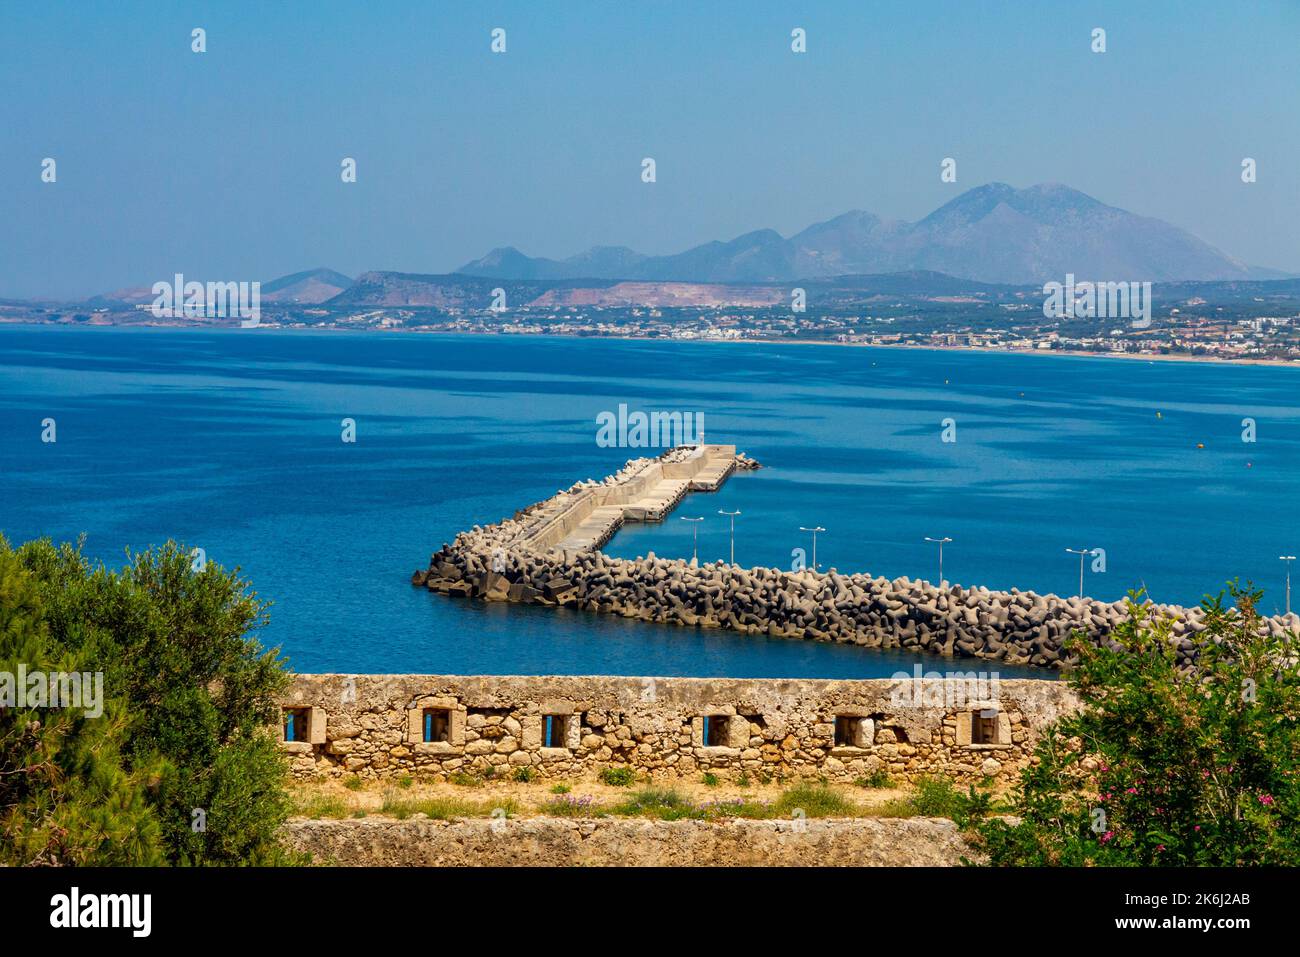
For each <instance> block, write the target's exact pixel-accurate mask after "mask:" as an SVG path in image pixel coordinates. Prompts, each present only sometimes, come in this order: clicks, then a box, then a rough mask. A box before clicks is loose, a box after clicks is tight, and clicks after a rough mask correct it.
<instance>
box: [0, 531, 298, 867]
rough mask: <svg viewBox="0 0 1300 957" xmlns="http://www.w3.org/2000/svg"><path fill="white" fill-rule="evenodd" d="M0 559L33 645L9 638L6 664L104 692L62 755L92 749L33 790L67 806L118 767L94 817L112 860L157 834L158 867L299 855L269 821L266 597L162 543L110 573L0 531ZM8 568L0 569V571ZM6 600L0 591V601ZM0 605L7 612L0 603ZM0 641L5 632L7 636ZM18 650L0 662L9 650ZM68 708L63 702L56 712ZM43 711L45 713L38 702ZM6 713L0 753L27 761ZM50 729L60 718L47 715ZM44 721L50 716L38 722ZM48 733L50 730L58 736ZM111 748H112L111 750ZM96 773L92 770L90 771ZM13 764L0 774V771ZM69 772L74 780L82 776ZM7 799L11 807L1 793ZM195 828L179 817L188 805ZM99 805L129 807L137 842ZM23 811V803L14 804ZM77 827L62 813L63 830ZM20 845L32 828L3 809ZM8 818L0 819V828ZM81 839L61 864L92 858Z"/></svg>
mask: <svg viewBox="0 0 1300 957" xmlns="http://www.w3.org/2000/svg"><path fill="white" fill-rule="evenodd" d="M0 554H4V555H6V556H8V557H7V558H6V560H5V564H6V567H8V568H11V569H12V566H13V563H14V560H15V559H16V562H17V564H18V565H19V566H21V568H22V570H23V572H24V575H25V577H26V580H27V581H28V582H29V583H30V586H31V587H32V588H33V589H34V591H35V596H34V602H32V603H29V604H28V605H27V606H26V607H27V609H28V613H29V614H33V613H34V614H35V616H36V617H35V622H36V624H34V625H32V626H31V627H35V628H36V630H37V632H39V634H40V636H41V638H40V641H41V643H42V647H38V646H36V645H33V644H31V643H30V641H31V640H30V639H29V643H28V645H27V646H26V647H25V649H24V650H18V649H15V648H12V647H11V648H10V649H9V652H8V653H6V654H5V657H6V659H7V660H14V661H19V660H23V661H27V664H28V667H29V668H30V667H31V666H32V664H31V661H32V656H37V658H38V660H39V659H41V658H43V660H45V661H48V662H51V663H53V662H58V663H59V664H58V666H57V670H64V671H68V670H72V669H73V667H74V666H75V667H76V670H80V671H91V672H102V673H103V676H104V696H105V698H107V699H108V700H109V701H112V702H115V704H114V705H113V707H112V708H111V710H109V711H106V712H105V716H104V717H103V718H100V719H95V721H94V723H96V724H101V723H102V724H103V728H102V729H100V730H96V729H94V728H85V727H70V728H68V730H69V731H73V732H76V734H75V738H76V739H77V740H73V739H66V740H65V742H64V744H61V745H60V746H59V749H58V750H60V751H62V750H63V748H64V746H65V745H67V746H68V747H69V750H68V752H67V754H68V755H69V756H70V755H71V754H72V753H73V752H74V751H75V750H76V748H75V747H74V746H75V745H76V744H77V741H78V740H79V741H81V742H83V743H84V742H85V741H87V740H88V738H86V739H83V738H81V734H82V733H84V734H86V735H96V734H100V733H103V734H104V735H105V739H104V741H103V742H102V747H97V748H95V749H93V750H94V753H93V754H91V753H89V752H85V753H82V754H81V755H80V757H79V758H78V759H77V760H76V762H75V763H73V764H68V765H65V766H64V767H63V768H62V769H61V770H60V772H59V773H60V775H61V776H63V777H64V780H63V783H62V784H60V785H59V786H58V787H55V788H53V789H50V788H46V787H42V788H41V790H42V791H43V792H48V797H46V798H41V799H40V800H42V801H47V802H53V803H54V804H56V805H66V804H67V803H68V801H67V798H69V797H70V796H71V792H72V791H75V790H76V789H78V788H81V787H90V788H103V787H105V786H106V781H107V777H105V776H106V775H107V776H114V775H116V774H117V772H118V771H120V772H121V774H122V775H125V777H123V778H121V779H120V780H118V781H117V783H115V784H113V785H112V786H111V787H109V788H108V790H107V792H106V793H109V794H112V795H114V796H113V797H112V798H111V799H109V800H108V801H107V802H106V803H105V804H104V807H103V808H102V810H101V812H98V813H101V814H102V815H104V820H103V821H102V824H103V826H104V827H105V828H106V829H108V833H109V834H110V835H111V836H109V837H107V838H106V840H107V841H108V842H109V844H115V845H116V847H117V852H116V853H118V854H120V855H123V856H124V857H130V858H133V859H137V860H141V861H143V860H150V859H152V853H151V852H150V851H149V850H148V849H147V847H146V846H145V845H146V844H147V843H149V842H150V841H151V840H152V838H151V835H154V834H156V835H157V840H158V844H157V847H158V849H159V851H160V853H161V855H162V858H163V862H166V863H172V864H275V863H288V862H293V861H296V860H298V858H297V856H294V855H289V854H287V853H286V852H285V851H284V849H283V848H282V847H281V845H280V843H279V829H280V826H281V825H282V824H283V823H284V821H285V820H286V819H287V817H288V815H289V813H290V811H291V809H292V801H291V800H290V798H289V795H288V793H287V791H286V790H285V786H284V785H285V777H286V764H285V760H284V757H283V755H282V754H281V752H280V749H279V747H278V745H277V744H276V741H275V739H274V737H273V735H272V734H271V733H270V728H272V727H273V726H274V725H275V724H276V722H278V721H279V720H280V709H279V705H278V697H279V695H280V693H281V692H282V691H283V690H284V688H285V687H286V686H287V684H288V680H289V679H288V675H287V674H286V673H285V671H284V661H283V659H281V658H280V657H279V656H278V653H277V652H276V651H275V650H267V649H264V648H263V647H262V646H261V645H260V644H259V643H258V642H257V641H256V639H255V638H253V637H252V635H253V634H254V633H255V632H256V631H257V629H259V628H260V627H262V626H263V625H264V624H265V623H266V620H267V619H266V608H267V606H266V604H265V603H264V602H262V601H260V600H259V599H258V598H257V596H256V594H255V593H254V592H252V591H251V590H250V588H249V586H248V583H247V582H246V581H244V580H243V579H241V578H239V577H238V573H237V571H234V572H228V571H226V570H224V569H222V568H221V567H220V566H219V565H217V564H216V563H215V562H208V563H206V564H205V565H204V566H203V568H202V569H201V570H196V569H195V568H194V567H193V565H192V559H191V557H190V555H189V553H188V552H187V551H186V550H184V549H182V548H181V547H180V546H179V545H177V544H176V543H174V542H168V543H167V544H166V545H164V546H162V547H160V548H157V549H151V550H149V551H146V552H141V553H135V554H130V553H128V562H127V564H126V566H125V567H123V568H122V569H121V570H120V571H117V572H112V571H109V570H108V569H107V568H105V567H104V566H103V565H92V564H91V563H90V562H89V561H88V560H87V559H86V558H85V557H84V556H83V555H82V554H81V550H80V545H75V546H74V545H68V544H65V545H61V546H55V545H54V544H52V543H51V542H50V541H49V540H48V539H44V540H40V541H35V542H28V543H27V544H25V545H23V546H21V547H20V548H18V549H17V550H16V551H14V550H11V549H10V547H9V545H8V543H7V542H5V541H4V540H3V539H0ZM11 574H12V573H11ZM6 605H7V602H6ZM6 613H7V612H6ZM6 640H7V639H6ZM14 651H17V654H16V655H15V656H14V657H13V658H12V659H11V658H10V654H12V653H13V652H14ZM65 712H66V709H65ZM47 715H50V713H49V712H47ZM28 717H30V716H24V715H17V714H13V715H11V714H5V715H4V716H3V717H0V722H3V724H2V725H0V727H3V728H4V731H3V739H4V741H5V744H4V746H3V747H4V750H5V752H6V757H5V758H4V760H6V761H9V760H15V759H16V760H18V761H20V762H21V761H25V760H29V759H31V758H32V757H35V756H36V755H37V754H39V753H40V752H39V750H32V749H31V748H29V747H28V746H26V745H19V746H18V747H17V748H16V749H15V750H11V745H13V744H18V742H17V739H13V738H12V733H13V732H14V731H15V730H16V726H15V725H14V724H13V721H14V720H15V719H19V720H24V723H25V724H29V723H30V722H29V721H27V720H26V718H28ZM50 718H51V720H52V721H53V723H54V725H56V726H62V725H63V723H64V722H65V721H67V720H68V719H69V715H68V714H66V713H65V714H63V715H59V716H53V715H50ZM41 724H42V726H44V727H47V728H48V727H50V722H49V721H46V720H42V722H41ZM60 734H61V736H62V734H63V732H61V733H60ZM115 751H116V754H115ZM96 768H98V769H96ZM13 776H14V775H4V776H3V777H6V778H9V777H13ZM72 779H80V783H77V782H74V781H73V780H72ZM138 780H147V782H148V785H149V787H148V788H147V789H146V791H145V792H144V794H143V800H144V801H145V802H147V805H148V809H149V812H150V814H149V815H147V817H148V818H149V819H151V820H152V823H149V822H148V821H146V820H145V817H146V816H144V815H142V814H141V808H140V807H139V806H137V804H136V803H135V802H136V801H137V799H138V798H140V797H141V795H140V792H139V791H138V790H137V789H136V787H135V786H134V784H133V782H135V781H138ZM0 803H3V805H4V806H5V807H6V808H11V809H12V808H15V807H18V806H20V805H22V804H23V799H20V801H19V803H18V805H15V804H12V803H11V802H9V801H8V800H4V801H0ZM196 809H199V810H201V811H202V812H203V816H204V818H205V822H204V823H205V826H204V827H202V828H199V829H196V828H195V827H193V824H194V822H195V820H196V816H195V811H196ZM110 811H111V815H120V816H121V817H122V818H123V819H125V818H128V817H135V818H137V819H138V821H139V824H140V826H141V830H140V831H139V834H138V836H137V837H127V836H125V835H118V834H117V830H116V828H117V825H116V824H115V823H114V822H113V821H112V820H109V816H110ZM20 814H21V812H20ZM84 823H85V822H84V821H82V822H79V823H75V824H74V828H73V830H74V832H76V831H79V830H80V829H81V827H82V826H83V824H84ZM9 825H11V826H12V827H14V828H16V831H12V832H11V833H16V834H18V838H17V840H18V844H19V845H20V846H24V847H28V848H30V847H32V846H33V842H39V841H40V836H39V831H40V830H41V829H42V827H43V825H36V826H35V827H34V829H33V830H30V831H29V830H28V829H29V828H30V827H33V825H32V822H31V821H30V820H29V821H27V822H23V821H21V820H19V819H18V818H14V819H12V820H11V821H10V822H9ZM9 825H7V829H8V826H9ZM105 850H107V848H106V847H104V848H101V849H100V850H98V851H95V850H93V849H90V848H85V847H83V848H81V849H74V848H71V847H67V848H65V849H63V850H59V849H57V848H55V849H53V850H52V851H51V854H53V855H55V856H57V855H60V854H65V855H66V859H68V860H76V859H86V857H87V856H89V858H90V859H95V860H99V859H101V852H103V851H105Z"/></svg>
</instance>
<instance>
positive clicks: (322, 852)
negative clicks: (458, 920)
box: [283, 818, 980, 867]
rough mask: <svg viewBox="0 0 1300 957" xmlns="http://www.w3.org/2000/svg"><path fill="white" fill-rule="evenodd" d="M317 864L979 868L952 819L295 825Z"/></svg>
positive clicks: (291, 831) (296, 844)
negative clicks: (967, 862) (969, 864)
mask: <svg viewBox="0 0 1300 957" xmlns="http://www.w3.org/2000/svg"><path fill="white" fill-rule="evenodd" d="M283 834H284V837H285V839H286V843H287V844H288V845H289V846H290V847H293V848H295V849H296V850H300V851H306V852H308V853H310V854H311V855H312V859H313V861H314V862H315V863H317V864H327V865H328V864H337V865H345V866H401V867H468V866H483V867H581V866H610V865H617V866H620V867H672V866H683V867H772V866H787V867H790V866H800V867H837V866H838V867H844V866H848V867H921V866H924V867H944V866H949V867H955V866H958V865H960V864H961V861H962V858H963V857H967V858H970V859H971V860H974V861H978V860H979V859H980V858H979V855H978V854H977V853H976V852H974V851H973V850H972V849H971V848H969V847H968V846H967V845H966V843H965V842H964V841H963V840H962V838H961V835H960V834H959V833H958V831H957V825H955V824H953V822H952V821H947V820H938V819H934V818H905V819H873V818H862V819H849V820H845V819H837V820H825V819H810V820H806V821H746V820H736V821H726V822H719V823H714V822H706V821H644V820H614V819H600V820H582V821H577V820H566V819H563V818H528V819H524V820H518V821H516V820H509V821H507V820H501V821H483V820H472V819H469V820H460V821H455V822H447V821H430V820H426V819H416V818H412V819H408V820H404V821H397V820H393V819H391V818H387V819H385V818H364V819H361V820H346V821H307V820H294V821H290V822H289V823H288V824H287V825H285V827H284V830H283Z"/></svg>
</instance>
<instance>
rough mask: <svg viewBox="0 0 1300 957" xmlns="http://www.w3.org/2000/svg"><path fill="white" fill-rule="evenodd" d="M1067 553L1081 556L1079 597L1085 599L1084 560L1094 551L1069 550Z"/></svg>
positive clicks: (1086, 549)
mask: <svg viewBox="0 0 1300 957" xmlns="http://www.w3.org/2000/svg"><path fill="white" fill-rule="evenodd" d="M1066 551H1067V552H1069V553H1070V554H1071V555H1078V556H1079V597H1080V598H1082V597H1083V560H1084V558H1086V557H1087V556H1088V555H1091V554H1092V549H1091V548H1067V549H1066Z"/></svg>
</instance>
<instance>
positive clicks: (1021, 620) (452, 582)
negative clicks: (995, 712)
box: [411, 446, 1300, 668]
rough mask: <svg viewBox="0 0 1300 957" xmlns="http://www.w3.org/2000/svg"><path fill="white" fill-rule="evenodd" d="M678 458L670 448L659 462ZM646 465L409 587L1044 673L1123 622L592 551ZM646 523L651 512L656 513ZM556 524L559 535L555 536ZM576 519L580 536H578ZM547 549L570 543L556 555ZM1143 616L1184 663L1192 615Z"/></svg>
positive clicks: (1101, 609) (919, 590)
mask: <svg viewBox="0 0 1300 957" xmlns="http://www.w3.org/2000/svg"><path fill="white" fill-rule="evenodd" d="M705 448H706V449H708V450H709V451H710V454H711V459H710V461H713V462H716V461H717V458H718V456H727V455H729V456H731V457H734V459H735V461H736V462H737V463H739V464H738V465H737V467H745V468H752V467H755V465H756V464H755V463H754V462H752V460H748V459H745V458H744V456H743V453H742V454H741V455H739V456H737V455H735V452H734V447H733V446H707V447H705ZM688 454H689V450H685V449H676V450H673V451H672V452H670V453H665V455H664V456H661V459H662V460H664V461H670V460H675V459H680V458H681V457H682V456H683V455H688ZM658 461H659V460H651V459H638V460H633V461H631V462H629V463H628V464H627V465H626V466H625V467H624V468H623V469H622V470H621V471H620V472H618V473H616V474H615V475H612V476H609V477H608V478H606V479H604V480H602V481H601V482H591V481H588V482H582V483H579V484H577V485H575V486H573V487H572V488H570V489H569V490H567V491H563V492H559V493H557V494H556V495H555V496H554V497H552V498H551V499H548V500H546V501H545V502H540V503H538V504H537V505H534V506H531V507H530V508H528V509H525V510H523V511H522V512H520V513H518V514H517V515H516V516H515V517H514V518H511V519H506V520H504V521H502V522H499V523H497V524H495V525H487V526H475V527H474V528H473V529H471V530H469V531H466V532H462V533H461V534H460V535H458V536H456V540H455V541H454V542H452V543H451V544H447V545H444V546H443V547H442V549H441V550H440V551H438V552H437V553H435V554H434V555H432V556H431V557H430V560H429V566H428V568H427V569H420V570H417V571H416V572H415V573H414V574H413V575H412V577H411V583H412V584H413V585H416V586H420V587H425V588H428V589H429V590H431V591H435V592H439V593H441V594H445V595H450V596H461V597H466V598H473V599H481V600H486V601H513V602H523V603H527V604H538V605H550V606H554V605H563V606H565V607H570V608H580V609H584V610H587V611H592V612H600V613H606V614H616V615H622V616H624V617H627V618H637V619H640V620H643V621H653V622H660V623H665V624H676V625H683V626H688V627H702V628H727V629H730V630H732V631H738V632H742V633H745V634H751V635H769V636H773V637H781V638H797V639H810V640H815V641H834V642H841V643H851V644H856V645H861V646H863V647H866V648H902V649H904V650H909V651H917V652H930V653H933V654H940V655H948V656H964V657H972V658H980V659H985V660H990V661H1004V662H1006V663H1008V664H1014V665H1038V666H1043V667H1052V668H1057V667H1063V666H1068V665H1069V664H1070V663H1071V662H1072V660H1073V658H1072V656H1071V654H1070V653H1069V652H1067V651H1066V650H1065V648H1064V641H1065V639H1066V638H1067V637H1068V636H1069V635H1071V634H1072V633H1074V632H1076V631H1082V632H1083V633H1084V634H1086V635H1087V636H1088V637H1089V639H1090V640H1092V641H1094V642H1105V643H1113V639H1112V638H1111V637H1110V635H1111V633H1112V631H1113V630H1114V628H1115V626H1116V625H1117V624H1118V623H1120V622H1121V621H1123V620H1124V619H1125V618H1126V617H1127V615H1128V609H1127V605H1126V603H1125V602H1124V601H1116V602H1102V601H1097V600H1095V599H1091V598H1078V597H1076V598H1062V597H1059V596H1057V595H1050V594H1049V595H1039V594H1036V593H1034V592H1032V591H1021V590H1020V589H1017V588H1013V589H1011V590H1010V591H1009V592H999V591H991V590H989V589H987V588H980V587H963V586H961V585H950V584H948V583H946V582H944V583H941V584H940V585H934V584H932V583H930V582H927V581H920V580H913V579H909V578H895V579H892V580H890V579H887V578H881V577H874V576H871V575H866V574H856V575H841V574H838V573H837V572H836V570H835V569H831V570H830V571H829V572H817V571H812V570H804V571H791V572H787V571H783V570H781V569H779V568H741V567H740V566H733V565H728V564H725V563H723V562H714V563H711V564H705V565H698V566H697V565H694V564H692V563H690V562H687V561H684V560H680V559H679V560H665V559H662V558H657V557H655V555H654V553H650V554H649V555H647V556H645V557H644V558H637V559H618V558H610V557H608V556H606V555H604V554H602V553H601V552H600V551H599V547H600V545H602V544H603V543H604V541H606V540H607V539H608V537H609V536H610V535H612V534H613V533H614V531H616V530H617V527H618V525H620V524H621V523H622V521H623V520H624V517H625V516H627V515H631V516H634V517H641V518H644V517H645V514H646V510H645V509H635V508H633V509H624V508H622V506H619V507H614V508H610V509H607V508H601V507H600V506H598V505H596V504H595V503H597V502H601V503H603V502H607V501H611V500H617V501H619V502H627V501H630V499H631V498H632V497H633V495H632V493H629V492H627V491H626V490H627V488H629V487H633V486H634V487H635V488H636V490H637V492H636V494H640V492H641V491H643V490H644V489H643V488H642V482H643V479H644V477H645V476H646V475H647V474H649V473H651V472H653V474H654V475H655V476H656V477H658V476H662V475H663V474H664V468H660V467H659V466H658V465H657V464H656V463H657V462H658ZM656 469H657V471H655V470H656ZM727 474H729V472H727ZM725 477H726V476H725V474H724V475H723V476H722V478H725ZM719 481H720V480H719ZM716 484H717V483H713V484H712V485H709V484H703V485H700V486H699V487H700V488H711V487H716ZM655 514H658V515H659V516H660V517H662V510H660V511H659V512H657V513H655ZM557 522H558V523H560V524H561V525H562V526H563V529H564V532H565V534H567V535H569V537H567V538H565V537H563V536H562V535H560V534H559V533H557V532H556V531H555V529H556V527H557ZM583 522H586V523H587V524H588V525H589V526H590V527H589V528H586V529H585V530H581V531H579V530H578V526H580V525H582V523H583ZM570 532H572V534H569V533H570ZM557 541H559V542H560V545H564V544H566V543H569V544H574V545H580V546H581V547H559V546H557V545H555V543H556V542H557ZM1149 608H1150V611H1151V613H1152V614H1154V615H1158V616H1163V617H1168V618H1170V619H1172V621H1173V626H1172V627H1173V638H1172V641H1173V642H1174V643H1175V647H1176V651H1177V654H1178V657H1179V659H1180V663H1181V665H1182V666H1183V667H1185V668H1190V667H1192V666H1193V665H1194V664H1195V661H1196V657H1197V650H1198V642H1197V638H1196V635H1197V632H1199V631H1201V630H1202V628H1203V627H1204V614H1203V612H1202V610H1201V609H1200V608H1182V607H1179V606H1176V605H1158V604H1152V605H1150V606H1149ZM1298 626H1300V617H1297V616H1296V615H1289V616H1278V617H1273V618H1266V619H1264V620H1263V621H1262V623H1261V627H1264V628H1267V629H1269V630H1270V631H1272V632H1274V633H1278V632H1281V631H1284V630H1286V629H1293V628H1297V627H1298Z"/></svg>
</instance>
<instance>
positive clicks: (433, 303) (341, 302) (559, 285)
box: [327, 271, 1007, 310]
mask: <svg viewBox="0 0 1300 957" xmlns="http://www.w3.org/2000/svg"><path fill="white" fill-rule="evenodd" d="M805 285H806V286H807V291H808V294H809V296H810V297H813V298H814V299H815V301H817V302H819V303H823V304H825V303H830V302H870V301H871V300H873V299H876V298H880V297H890V296H895V297H896V296H903V295H906V296H910V297H916V298H922V299H924V298H935V299H938V298H948V297H988V296H990V295H991V294H995V293H997V292H999V291H1004V290H1005V289H1006V288H1007V287H999V286H993V285H989V284H986V283H979V282H972V281H971V280H968V279H955V278H953V277H952V276H944V275H941V274H939V273H934V272H923V271H914V272H907V273H895V274H890V275H882V276H838V277H835V278H831V279H814V280H810V281H808V282H807V283H806V284H805ZM498 287H499V288H501V289H502V290H504V292H505V301H506V306H507V307H508V308H511V309H514V308H520V307H523V306H531V307H534V308H547V307H564V306H574V307H580V306H598V307H607V308H608V307H629V308H630V307H651V308H672V307H679V306H691V307H700V306H703V307H709V306H738V307H740V306H749V307H764V306H774V305H780V304H787V305H788V304H789V303H790V287H789V286H788V285H786V284H782V283H720V282H717V283H691V282H653V281H628V282H620V281H616V280H605V279H533V278H527V279H496V278H489V277H482V276H466V275H463V274H459V273H452V274H450V275H424V274H416V273H399V272H368V273H364V274H363V275H361V276H359V277H358V278H357V281H356V282H355V283H354V284H353V285H352V286H351V287H350V288H349V289H347V290H345V291H343V292H342V293H340V294H339V295H338V296H335V297H334V298H333V299H331V300H329V302H328V303H327V305H328V306H329V307H330V308H352V307H383V306H411V307H431V308H438V309H465V310H482V309H486V308H488V306H489V305H490V304H491V303H492V299H493V293H492V291H493V289H496V288H498Z"/></svg>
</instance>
